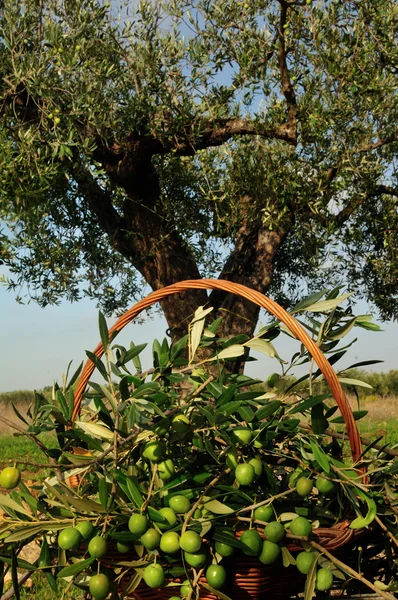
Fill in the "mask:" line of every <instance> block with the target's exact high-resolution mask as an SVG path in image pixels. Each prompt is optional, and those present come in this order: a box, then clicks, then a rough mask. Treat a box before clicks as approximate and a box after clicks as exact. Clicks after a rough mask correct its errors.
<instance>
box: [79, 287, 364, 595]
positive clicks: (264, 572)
mask: <svg viewBox="0 0 398 600" xmlns="http://www.w3.org/2000/svg"><path fill="white" fill-rule="evenodd" d="M191 289H217V290H223V291H225V292H229V293H233V294H237V295H239V296H242V297H243V298H245V299H247V300H250V301H252V302H254V303H255V304H257V305H258V306H260V307H261V308H264V309H266V310H267V311H268V312H270V313H271V314H272V315H274V316H275V317H277V318H278V319H279V320H280V321H281V322H283V323H284V324H285V325H286V326H287V327H288V328H289V330H290V331H291V332H292V334H293V335H294V336H295V337H296V338H297V339H298V340H300V341H301V343H302V344H303V345H304V346H305V347H306V348H307V350H308V351H309V353H310V354H311V355H312V357H313V358H314V360H315V362H316V363H317V365H318V367H319V369H320V371H321V372H322V373H323V375H324V377H325V379H326V381H327V383H328V385H329V387H330V390H331V392H332V394H333V396H334V399H335V401H336V403H337V405H338V407H339V409H340V412H341V414H342V416H343V419H344V422H345V426H346V432H347V437H348V439H349V442H350V447H351V454H352V457H353V460H354V461H356V460H357V459H358V458H359V457H360V455H361V452H362V444H361V439H360V436H359V433H358V429H357V426H356V423H355V420H354V417H353V414H352V410H351V407H350V405H349V403H348V401H347V398H346V396H345V394H344V392H343V389H342V387H341V384H340V382H339V380H338V378H337V375H336V373H335V372H334V370H333V368H332V366H331V365H330V363H329V362H328V360H327V359H326V358H325V356H324V355H323V354H322V352H321V351H320V350H319V348H318V346H317V345H316V344H315V342H314V341H313V340H312V339H311V338H310V336H309V335H308V334H307V332H306V331H305V330H304V328H303V327H302V326H301V325H300V324H299V323H298V322H297V321H296V320H295V319H294V318H293V317H292V316H291V315H290V314H289V313H287V312H286V311H285V310H284V309H283V308H282V307H281V306H279V304H277V303H276V302H274V301H273V300H271V299H270V298H267V297H266V296H264V295H263V294H261V293H259V292H256V291H255V290H252V289H250V288H247V287H246V286H244V285H241V284H237V283H231V282H229V281H223V280H212V279H199V280H190V281H183V282H180V283H176V284H174V285H171V286H168V287H165V288H163V289H161V290H157V291H156V292H152V293H151V294H149V295H148V296H147V297H146V298H144V299H143V300H141V301H140V302H138V303H137V304H135V305H134V306H133V307H132V308H130V309H129V310H128V311H127V312H126V313H125V314H124V315H122V316H121V317H120V318H119V319H118V320H117V322H116V323H115V324H114V325H113V327H112V328H111V329H110V330H109V335H110V336H112V339H113V338H114V337H115V336H116V335H117V334H118V333H119V332H120V331H121V330H122V329H123V328H124V327H125V326H126V325H127V324H128V323H130V322H131V321H132V320H133V319H134V318H135V317H136V316H137V315H139V314H140V313H141V312H142V311H143V310H145V309H146V308H148V307H150V306H151V305H153V304H155V303H157V302H160V301H161V300H163V299H164V298H166V297H168V296H172V295H174V294H178V293H181V292H184V291H186V290H191ZM94 353H95V354H96V355H97V356H98V357H101V356H102V355H103V353H104V348H103V345H102V343H100V344H98V346H97V347H96V348H95V350H94ZM94 368H95V367H94V364H93V362H92V361H91V360H88V361H87V362H86V364H85V366H84V369H83V371H82V373H81V375H80V378H79V381H78V383H77V386H76V390H75V405H74V411H73V415H72V422H73V421H74V420H75V418H76V416H77V415H78V413H79V410H80V405H81V401H82V397H83V393H84V391H85V389H86V386H87V383H88V380H89V378H90V376H91V374H92V373H93V371H94ZM364 479H366V475H365V474H364ZM69 484H70V485H71V486H72V485H76V480H75V481H74V482H71V481H70V482H69ZM348 525H349V523H348V522H346V523H341V524H339V525H338V526H336V527H333V528H330V529H316V530H314V537H315V539H316V540H317V541H318V542H319V543H320V544H321V545H322V546H324V547H325V548H327V549H328V550H331V551H335V550H337V549H338V548H341V547H343V546H346V545H347V544H350V542H354V541H355V539H356V538H357V537H358V536H359V535H361V532H360V531H359V532H358V531H354V530H352V529H349V528H348ZM287 547H288V549H289V550H290V551H291V552H298V551H300V550H302V547H301V546H300V545H298V544H297V543H296V542H292V543H290V544H288V545H287ZM119 558H120V556H119ZM106 561H110V562H112V556H111V555H109V556H107V557H104V559H103V562H104V564H105V562H106ZM233 567H234V568H233V570H232V573H233V578H232V577H231V581H229V582H228V587H227V588H226V589H225V593H226V594H227V595H229V596H230V597H231V598H233V599H234V600H262V599H263V598H265V597H266V595H269V597H270V598H272V599H275V600H285V599H287V598H289V597H290V596H291V595H292V594H293V593H296V591H298V590H299V588H300V586H301V585H302V581H303V580H302V579H301V578H300V574H299V573H298V571H297V570H296V569H295V568H291V567H289V569H286V568H284V567H282V566H280V567H279V566H276V565H272V566H270V567H266V566H264V565H262V564H261V563H260V562H259V561H258V560H257V559H256V558H251V557H247V556H245V555H240V556H239V559H238V560H236V559H235V560H234V563H233ZM290 569H291V572H289V571H290ZM174 581H175V582H176V583H177V582H179V580H177V579H176V580H174ZM127 584H128V581H125V582H122V584H121V585H122V587H125V586H126V585H127ZM296 586H297V589H296ZM176 591H177V594H178V588H175V587H173V586H171V587H164V588H161V589H157V590H153V589H151V588H149V587H147V586H146V585H145V584H144V583H140V585H139V586H138V587H137V588H136V589H135V590H134V591H133V592H131V594H130V596H129V597H130V598H134V599H135V600H169V598H170V597H172V596H175V595H176ZM200 599H201V600H216V596H214V595H213V594H211V593H210V592H208V591H207V590H205V589H202V590H201V593H200Z"/></svg>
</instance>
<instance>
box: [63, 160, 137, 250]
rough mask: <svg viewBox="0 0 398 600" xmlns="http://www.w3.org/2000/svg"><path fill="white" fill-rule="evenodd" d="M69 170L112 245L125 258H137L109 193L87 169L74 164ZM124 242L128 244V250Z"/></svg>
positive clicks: (124, 224)
mask: <svg viewBox="0 0 398 600" xmlns="http://www.w3.org/2000/svg"><path fill="white" fill-rule="evenodd" d="M69 171H70V174H71V176H72V177H73V179H74V180H75V182H76V183H77V186H78V190H79V194H80V195H81V196H82V197H83V198H84V199H85V200H86V202H87V204H88V206H89V209H90V211H91V212H92V213H93V214H94V215H95V216H96V218H97V221H98V224H99V225H100V227H101V229H102V230H103V231H104V232H105V233H106V234H107V235H108V236H109V239H110V241H111V244H112V246H113V247H114V248H115V249H116V250H118V251H119V252H120V253H121V254H123V255H124V256H126V258H129V259H130V260H132V259H133V260H134V259H135V260H137V259H138V257H137V256H136V257H134V256H133V255H132V254H131V241H130V240H129V239H128V237H127V234H126V231H127V228H126V223H125V222H124V220H123V218H122V217H121V216H120V215H119V214H118V212H117V211H116V209H115V207H114V206H113V203H112V198H111V195H110V193H109V192H107V191H106V190H105V189H103V188H102V187H101V186H100V185H99V183H98V182H97V181H96V180H95V179H94V177H93V175H92V174H91V173H90V171H89V170H88V169H86V168H84V167H82V166H78V165H76V164H74V165H72V166H71V167H70V168H69ZM126 244H128V246H129V251H128V252H127V251H126Z"/></svg>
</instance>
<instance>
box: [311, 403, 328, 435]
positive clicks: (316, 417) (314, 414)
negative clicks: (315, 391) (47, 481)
mask: <svg viewBox="0 0 398 600" xmlns="http://www.w3.org/2000/svg"><path fill="white" fill-rule="evenodd" d="M324 412H325V411H324V405H323V404H316V405H315V406H313V407H312V408H311V429H312V431H313V432H314V433H315V435H323V434H324V433H325V430H326V429H327V428H328V422H327V419H325V414H324Z"/></svg>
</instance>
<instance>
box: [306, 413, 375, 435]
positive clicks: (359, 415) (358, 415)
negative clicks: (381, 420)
mask: <svg viewBox="0 0 398 600" xmlns="http://www.w3.org/2000/svg"><path fill="white" fill-rule="evenodd" d="M368 412H369V411H368V410H353V411H352V414H353V415H354V419H355V421H359V419H363V417H366V415H367V414H368ZM330 422H331V423H338V424H342V423H344V419H343V417H341V416H340V417H335V418H334V419H331V420H330ZM314 433H315V432H314Z"/></svg>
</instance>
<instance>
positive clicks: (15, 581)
mask: <svg viewBox="0 0 398 600" xmlns="http://www.w3.org/2000/svg"><path fill="white" fill-rule="evenodd" d="M11 557H12V562H11V579H12V587H13V588H14V595H15V598H16V599H17V600H20V599H21V595H20V593H19V584H18V570H17V569H18V563H17V555H16V553H15V548H14V547H13V548H12V550H11Z"/></svg>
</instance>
